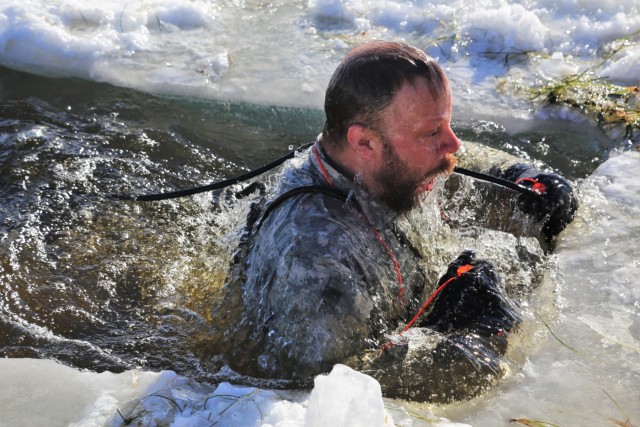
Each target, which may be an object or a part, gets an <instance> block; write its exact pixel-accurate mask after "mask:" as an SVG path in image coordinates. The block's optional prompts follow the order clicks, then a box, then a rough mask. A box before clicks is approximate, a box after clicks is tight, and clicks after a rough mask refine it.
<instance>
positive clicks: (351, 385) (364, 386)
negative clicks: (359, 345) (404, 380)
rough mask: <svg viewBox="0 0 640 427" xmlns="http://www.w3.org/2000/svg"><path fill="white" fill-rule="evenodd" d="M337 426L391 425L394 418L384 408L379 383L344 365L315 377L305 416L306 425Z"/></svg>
mask: <svg viewBox="0 0 640 427" xmlns="http://www.w3.org/2000/svg"><path fill="white" fill-rule="evenodd" d="M338 425H350V426H353V427H360V426H362V427H383V426H393V418H391V416H390V415H388V414H387V413H386V411H385V409H384V403H383V401H382V392H381V390H380V384H379V383H378V382H377V381H376V380H374V379H373V378H371V377H369V376H367V375H365V374H362V373H360V372H357V371H354V370H353V369H351V368H349V367H347V366H344V365H336V366H334V367H333V370H332V371H331V373H330V374H329V375H327V376H318V377H316V379H315V380H314V388H313V392H312V393H311V398H310V399H309V409H308V411H307V418H306V427H325V426H338Z"/></svg>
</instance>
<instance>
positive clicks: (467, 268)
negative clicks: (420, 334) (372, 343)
mask: <svg viewBox="0 0 640 427" xmlns="http://www.w3.org/2000/svg"><path fill="white" fill-rule="evenodd" d="M471 269H473V266H472V265H471V264H465V265H461V266H460V267H458V269H457V270H456V275H455V276H453V277H450V278H449V279H447V280H446V281H445V282H444V283H443V284H442V285H440V286H438V289H436V290H435V291H434V292H433V293H432V294H431V296H430V297H429V299H428V300H427V301H426V302H425V303H424V304H422V307H420V310H418V313H417V314H416V315H415V316H413V319H411V321H410V322H409V323H407V326H405V327H404V329H403V330H402V332H400V335H402V334H403V333H405V332H407V331H408V330H409V328H411V327H412V326H413V324H414V323H416V321H417V320H418V319H419V318H420V316H421V315H422V313H424V311H425V310H426V309H427V307H428V306H429V304H431V303H432V302H433V300H434V299H435V298H436V297H437V296H438V294H439V293H440V292H441V291H442V290H443V289H444V288H445V287H446V286H447V285H448V284H449V283H451V282H453V281H454V280H456V279H457V278H459V277H460V276H462V275H463V274H464V273H467V272H468V271H470V270H471ZM392 345H393V342H392V341H389V342H388V343H386V344H385V345H384V347H382V351H385V350H386V349H388V348H389V347H391V346H392Z"/></svg>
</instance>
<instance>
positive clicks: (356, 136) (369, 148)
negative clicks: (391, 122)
mask: <svg viewBox="0 0 640 427" xmlns="http://www.w3.org/2000/svg"><path fill="white" fill-rule="evenodd" d="M347 141H348V142H349V145H350V146H351V149H352V150H353V151H354V152H355V153H356V154H357V155H358V156H359V157H360V158H361V159H364V160H370V159H372V158H373V156H374V155H375V150H376V147H377V145H378V144H377V138H375V135H374V134H373V132H372V131H371V129H369V128H367V127H365V126H363V125H359V124H354V125H351V126H350V127H349V130H347Z"/></svg>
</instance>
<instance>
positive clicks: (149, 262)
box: [0, 68, 615, 378]
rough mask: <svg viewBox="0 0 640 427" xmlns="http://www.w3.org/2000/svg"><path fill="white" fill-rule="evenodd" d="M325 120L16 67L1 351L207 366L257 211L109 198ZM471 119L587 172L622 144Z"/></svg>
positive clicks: (3, 132) (0, 281)
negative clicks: (235, 257) (247, 214)
mask: <svg viewBox="0 0 640 427" xmlns="http://www.w3.org/2000/svg"><path fill="white" fill-rule="evenodd" d="M322 120H323V114H322V112H320V111H312V110H297V109H287V108H271V107H264V106H256V105H246V104H241V105H239V104H227V103H220V102H213V101H206V100H194V99H177V98H159V97H154V96H151V95H148V94H143V93H139V92H136V91H134V90H129V89H123V88H115V87H112V86H109V85H104V84H99V83H95V82H86V81H81V80H75V79H51V78H44V77H38V76H34V75H29V74H24V73H20V72H16V71H11V70H8V69H4V68H0V357H34V358H52V359H57V360H60V361H62V362H64V363H67V364H69V365H72V366H75V367H80V368H88V369H92V370H96V371H102V370H110V371H114V372H118V371H122V370H125V369H129V368H132V367H142V368H144V369H152V370H156V369H172V370H174V371H176V372H178V373H180V374H184V375H188V376H191V377H194V378H206V377H207V376H208V374H209V373H210V371H209V370H208V366H207V365H206V363H204V362H203V360H206V354H204V352H205V351H204V350H202V349H203V348H206V346H203V345H201V343H202V342H206V333H207V329H208V328H209V327H210V325H211V323H212V322H214V321H215V319H210V318H209V317H208V308H209V307H210V306H211V301H212V300H213V299H214V298H216V289H217V288H218V287H219V286H220V285H221V284H222V283H223V281H224V275H225V271H226V267H227V264H228V261H229V258H230V254H231V252H232V251H233V247H234V240H233V237H234V231H235V230H237V228H238V227H239V226H240V225H241V224H242V218H243V213H244V211H243V209H244V207H243V206H242V205H238V206H235V205H229V204H227V203H224V202H220V199H218V198H215V197H214V196H215V195H210V194H208V195H202V196H198V197H191V198H184V199H179V200H173V201H165V202H130V201H128V202H122V201H114V200H111V199H109V198H108V197H106V196H107V195H109V194H143V193H151V192H159V191H169V190H173V189H179V188H187V187H192V186H195V185H202V184H205V183H209V182H212V181H216V180H219V179H223V178H228V177H231V176H234V175H237V174H239V173H242V172H245V171H246V170H248V169H251V168H254V167H257V166H259V165H262V164H264V163H266V162H267V161H269V160H272V159H274V158H276V157H279V156H280V155H282V154H284V153H286V152H287V151H289V149H290V148H289V147H290V146H296V147H297V146H299V145H301V144H303V143H306V142H308V141H309V140H311V139H312V138H314V137H315V135H316V134H317V133H318V132H319V131H320V129H321V125H322ZM455 127H456V129H455V130H456V131H457V132H458V133H459V135H460V137H461V138H464V139H469V140H476V141H479V142H482V143H485V144H487V145H491V146H494V147H497V148H501V149H504V150H506V151H509V152H512V153H514V154H517V155H519V156H523V157H527V158H530V159H534V160H536V159H537V160H543V161H546V162H548V163H549V164H551V166H553V167H555V168H557V169H559V170H560V171H562V172H563V173H564V174H566V175H567V176H569V177H570V178H573V179H576V178H581V177H584V176H586V175H587V174H588V173H590V172H591V171H592V170H593V169H594V168H595V167H596V166H597V165H598V164H599V163H600V162H602V161H603V160H604V158H605V157H606V153H607V151H608V150H609V149H610V148H611V147H612V146H614V145H615V141H610V140H609V139H608V138H606V137H605V136H604V135H603V134H600V133H598V132H597V131H593V130H591V129H588V130H585V129H581V128H578V127H571V126H569V125H567V124H566V123H564V124H562V123H561V124H557V125H554V124H552V123H549V124H548V127H547V128H546V129H545V130H544V131H541V130H535V131H530V132H523V133H521V134H515V135H510V134H508V133H506V132H505V131H504V130H503V129H502V128H501V127H500V126H498V125H496V124H493V123H486V122H474V121H472V120H469V121H468V122H463V121H460V122H458V123H456V124H455ZM222 200H223V201H224V198H223V199H222ZM214 201H216V202H215V203H214Z"/></svg>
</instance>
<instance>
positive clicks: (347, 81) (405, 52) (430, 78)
mask: <svg viewBox="0 0 640 427" xmlns="http://www.w3.org/2000/svg"><path fill="white" fill-rule="evenodd" d="M418 77H424V78H425V79H426V81H427V85H428V88H429V90H430V92H431V95H432V96H433V98H434V99H435V100H440V99H443V98H445V97H449V96H450V89H449V82H448V80H447V77H446V76H445V74H444V71H443V70H442V68H441V67H440V65H438V63H437V62H436V61H435V60H434V59H433V58H431V57H430V56H428V55H427V54H426V53H424V52H423V51H422V50H420V49H418V48H416V47H413V46H409V45H407V44H404V43H396V42H384V41H376V42H369V43H365V44H362V45H360V46H358V47H356V48H354V49H353V50H352V51H351V52H349V54H348V55H347V56H346V57H345V58H344V60H343V61H342V63H340V65H339V66H338V68H337V69H336V71H335V72H334V73H333V76H332V77H331V80H330V81H329V86H328V87H327V92H326V95H325V101H324V110H325V114H326V121H325V125H324V129H323V131H322V141H323V144H325V143H326V144H328V145H330V146H332V147H334V148H337V149H341V148H342V147H343V146H344V144H346V135H347V131H348V129H349V127H350V126H351V125H353V124H354V123H365V124H369V125H373V124H374V123H375V122H376V121H377V120H376V119H377V118H378V114H379V113H380V112H381V111H382V110H383V109H384V108H385V107H387V106H388V105H389V104H391V102H393V99H394V96H395V94H396V93H397V92H398V91H399V90H400V88H401V87H402V86H403V85H404V84H405V83H407V82H409V83H412V82H413V81H415V79H416V78H418Z"/></svg>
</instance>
